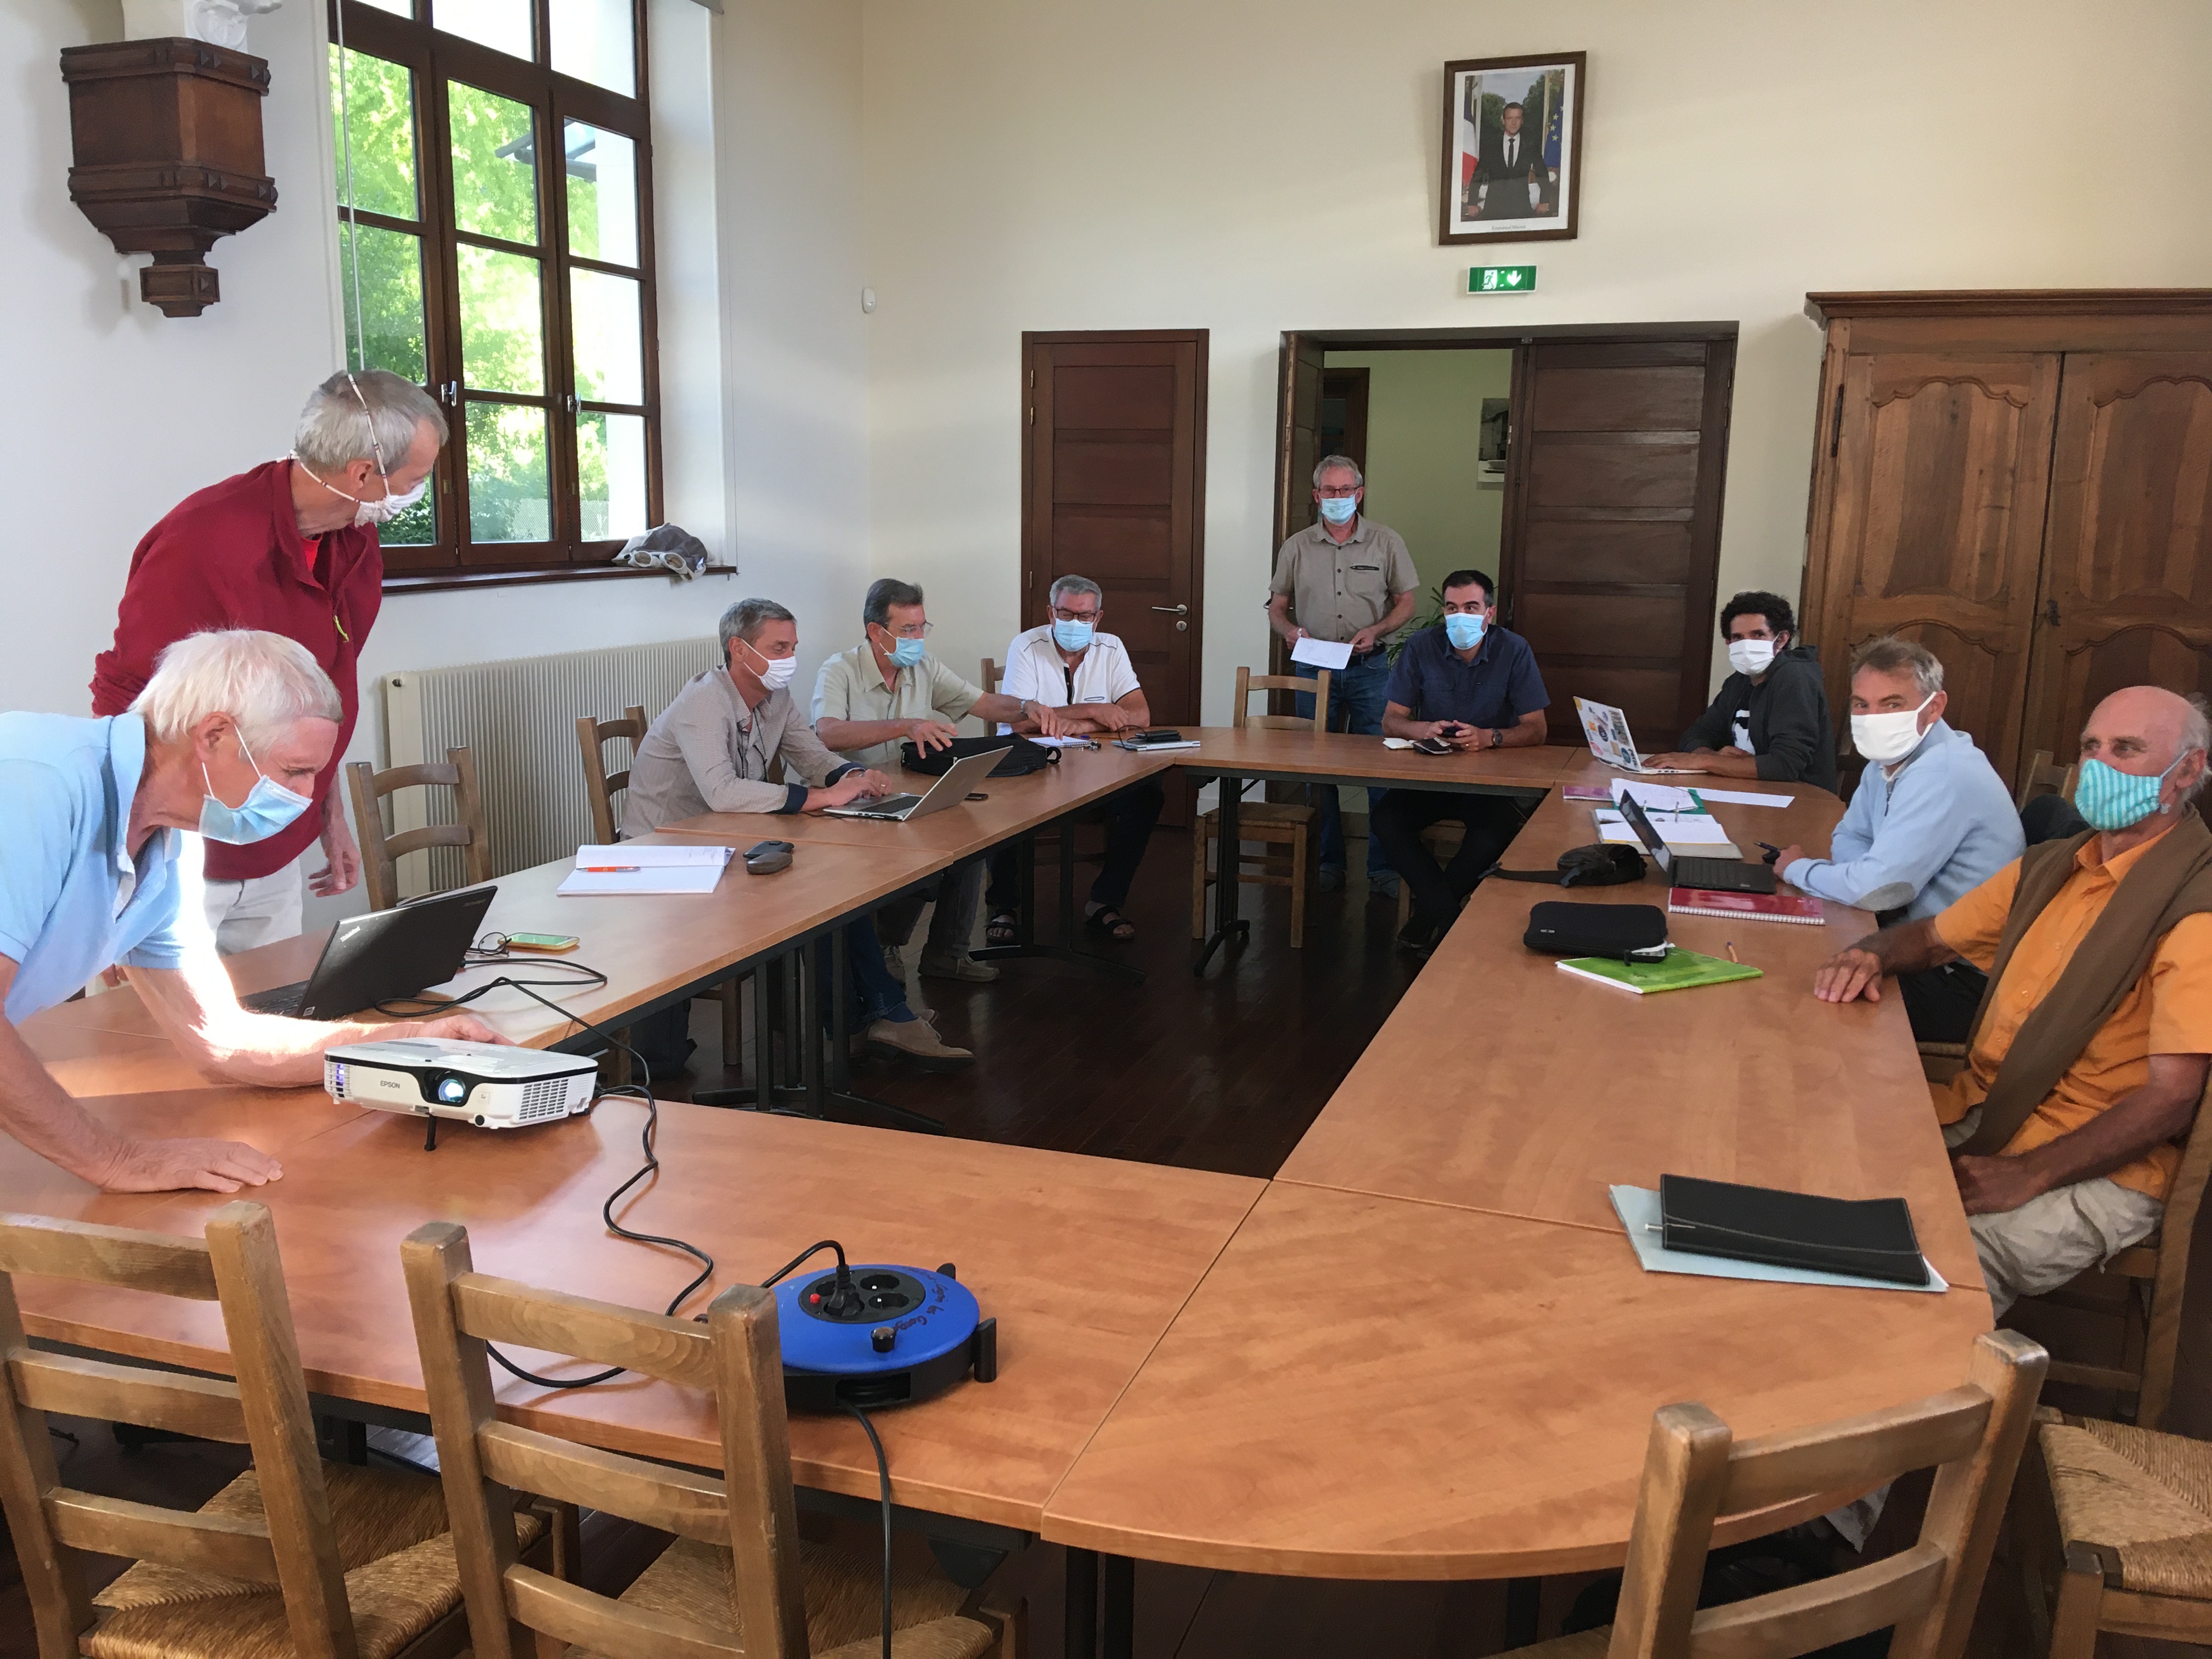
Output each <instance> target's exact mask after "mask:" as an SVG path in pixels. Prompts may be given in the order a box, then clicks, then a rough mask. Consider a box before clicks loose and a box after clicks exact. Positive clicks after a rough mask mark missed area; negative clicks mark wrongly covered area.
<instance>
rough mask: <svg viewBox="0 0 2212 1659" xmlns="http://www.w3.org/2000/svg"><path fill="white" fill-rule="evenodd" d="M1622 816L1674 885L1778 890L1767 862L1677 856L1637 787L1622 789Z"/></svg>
mask: <svg viewBox="0 0 2212 1659" xmlns="http://www.w3.org/2000/svg"><path fill="white" fill-rule="evenodd" d="M1620 816H1621V817H1624V818H1626V819H1627V820H1628V822H1629V823H1630V825H1631V826H1632V827H1633V828H1634V829H1635V831H1636V836H1637V839H1638V840H1639V841H1641V842H1643V843H1644V847H1645V848H1647V849H1649V851H1650V854H1651V858H1652V861H1653V862H1654V863H1656V864H1657V865H1658V866H1659V868H1660V870H1661V871H1662V872H1664V874H1665V875H1666V878H1667V881H1668V885H1670V886H1674V887H1703V888H1706V889H1708V890H1711V891H1713V892H1717V893H1771V892H1772V891H1773V890H1774V872H1773V871H1772V869H1771V868H1770V867H1768V866H1765V865H1764V864H1746V863H1745V862H1744V861H1743V860H1741V859H1685V858H1677V857H1676V856H1675V855H1674V853H1673V852H1672V851H1670V850H1669V849H1668V846H1667V843H1666V842H1664V841H1663V840H1662V839H1661V838H1660V835H1659V831H1658V829H1657V828H1656V827H1655V826H1654V825H1653V823H1652V822H1651V819H1650V816H1649V815H1648V814H1646V813H1645V811H1644V803H1643V802H1641V801H1639V800H1638V799H1636V796H1635V793H1634V792H1633V791H1627V792H1624V793H1622V795H1621V797H1620Z"/></svg>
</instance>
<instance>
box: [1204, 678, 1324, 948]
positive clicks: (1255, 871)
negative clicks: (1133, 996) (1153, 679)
mask: <svg viewBox="0 0 2212 1659" xmlns="http://www.w3.org/2000/svg"><path fill="white" fill-rule="evenodd" d="M1328 681H1329V672H1328V670H1327V669H1326V668H1324V669H1322V670H1320V671H1318V672H1316V674H1315V676H1314V677H1313V678H1311V679H1304V678H1300V677H1299V676H1297V675H1295V674H1255V673H1254V672H1253V671H1251V670H1250V669H1249V668H1239V669H1238V670H1237V701H1236V702H1234V703H1232V704H1231V713H1230V720H1231V724H1232V725H1235V726H1239V727H1243V726H1264V727H1267V729H1269V730H1272V731H1280V732H1316V733H1322V732H1327V731H1328ZM1255 691H1296V692H1304V693H1306V694H1308V695H1310V696H1311V697H1312V698H1313V700H1314V711H1313V717H1312V718H1311V719H1310V720H1308V719H1304V718H1303V717H1301V716H1299V715H1297V714H1253V713H1251V712H1250V710H1249V706H1248V705H1249V703H1250V701H1251V696H1252V693H1253V692H1255ZM1221 787H1223V788H1225V789H1233V788H1236V787H1239V786H1238V783H1237V780H1236V779H1234V778H1224V779H1223V780H1222V781H1221ZM1318 817H1319V811H1318V809H1317V808H1315V807H1311V806H1305V805H1298V804H1297V803H1294V802H1291V801H1272V800H1255V801H1244V802H1242V803H1240V804H1239V805H1238V807H1237V840H1238V841H1240V842H1246V841H1256V842H1259V843H1260V844H1261V848H1262V849H1263V850H1261V852H1258V853H1246V852H1245V851H1244V850H1243V848H1241V847H1238V848H1223V849H1222V852H1221V871H1222V873H1221V874H1220V875H1217V874H1216V873H1215V872H1214V870H1213V868H1212V860H1210V859H1209V858H1208V857H1207V849H1208V848H1211V847H1213V846H1214V845H1216V844H1217V843H1218V842H1219V841H1220V839H1221V809H1220V808H1219V807H1215V808H1214V809H1213V810H1212V811H1206V812H1200V814H1199V815H1198V818H1197V821H1196V822H1195V823H1193V824H1192V825H1191V827H1190V936H1191V937H1192V938H1193V939H1204V938H1205V937H1206V889H1207V888H1208V887H1209V886H1211V885H1212V884H1213V883H1214V882H1216V881H1218V880H1221V879H1224V878H1225V877H1226V875H1227V872H1230V871H1231V870H1232V869H1233V870H1234V871H1235V872H1237V879H1238V880H1240V881H1245V882H1249V883H1251V884H1254V885H1255V886H1261V887H1287V888H1289V889H1290V890H1291V949H1292V950H1300V949H1303V948H1304V945H1305V942H1306V888H1307V886H1308V884H1310V879H1311V877H1312V874H1313V869H1312V864H1311V854H1312V853H1313V851H1314V848H1313V835H1314V825H1315V823H1316V819H1317V818H1318ZM1277 848H1282V849H1284V850H1282V851H1280V852H1278V851H1277V850H1276V849H1277Z"/></svg>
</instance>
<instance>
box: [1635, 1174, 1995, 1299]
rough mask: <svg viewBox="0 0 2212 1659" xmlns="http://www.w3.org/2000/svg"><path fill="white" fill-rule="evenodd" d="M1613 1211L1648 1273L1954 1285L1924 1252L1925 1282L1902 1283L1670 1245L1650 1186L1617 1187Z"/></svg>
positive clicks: (1866, 1285)
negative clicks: (1784, 1265) (1743, 1258)
mask: <svg viewBox="0 0 2212 1659" xmlns="http://www.w3.org/2000/svg"><path fill="white" fill-rule="evenodd" d="M1607 1192H1608V1193H1609V1194H1611V1196H1612V1199H1613V1213H1614V1214H1615V1215H1617V1216H1619V1217H1620V1225H1621V1226H1622V1227H1623V1228H1624V1229H1626V1231H1627V1234H1628V1243H1629V1245H1630V1247H1631V1248H1632V1249H1634V1250H1635V1252H1636V1261H1637V1265H1638V1266H1639V1267H1642V1268H1643V1269H1644V1272H1645V1273H1688V1274H1691V1275H1692V1276H1694V1277H1696V1278H1699V1279H1753V1280H1759V1281H1764V1282H1765V1283H1769V1284H1780V1285H1835V1286H1836V1287H1838V1289H1843V1290H1862V1291H1927V1292H1932V1293H1935V1294H1937V1295H1940V1294H1942V1292H1943V1291H1948V1290H1949V1289H1950V1288H1951V1286H1950V1285H1949V1283H1948V1281H1947V1280H1946V1279H1944V1277H1943V1275H1942V1273H1938V1272H1936V1264H1935V1263H1933V1262H1932V1261H1927V1259H1926V1258H1925V1257H1923V1258H1922V1261H1923V1265H1924V1266H1925V1267H1927V1269H1928V1282H1927V1283H1926V1284H1924V1285H1902V1284H1899V1283H1897V1282H1896V1281H1895V1280H1893V1279H1862V1278H1860V1277H1859V1276H1858V1275H1857V1274H1856V1273H1815V1272H1814V1271H1812V1270H1811V1269H1809V1268H1806V1267H1775V1266H1774V1265H1773V1264H1771V1262H1765V1261H1744V1260H1742V1259H1741V1258H1740V1257H1735V1256H1719V1255H1693V1254H1692V1253H1691V1252H1690V1251H1688V1250H1670V1249H1668V1248H1667V1247H1666V1245H1665V1244H1663V1243H1661V1239H1662V1237H1663V1230H1662V1224H1661V1222H1660V1218H1659V1217H1660V1211H1659V1194H1657V1193H1656V1192H1654V1191H1652V1190H1651V1188H1649V1187H1613V1188H1607Z"/></svg>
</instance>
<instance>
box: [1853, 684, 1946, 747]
mask: <svg viewBox="0 0 2212 1659" xmlns="http://www.w3.org/2000/svg"><path fill="white" fill-rule="evenodd" d="M1935 701H1936V693H1934V692H1933V691H1930V692H1929V694H1928V696H1927V700H1926V701H1925V702H1923V703H1922V704H1921V705H1920V708H1900V709H1899V710H1897V711H1896V712H1895V713H1894V714H1854V715H1852V716H1851V747H1852V748H1854V749H1856V750H1858V751H1859V753H1861V754H1862V755H1863V756H1865V757H1867V758H1868V759H1869V760H1870V761H1880V762H1882V763H1885V764H1887V763H1888V762H1890V761H1893V760H1903V759H1904V758H1905V757H1906V756H1907V755H1909V754H1911V752H1912V749H1913V745H1914V744H1917V743H1918V742H1919V741H1920V735H1921V733H1920V714H1921V709H1924V708H1927V707H1928V704H1929V703H1931V702H1935Z"/></svg>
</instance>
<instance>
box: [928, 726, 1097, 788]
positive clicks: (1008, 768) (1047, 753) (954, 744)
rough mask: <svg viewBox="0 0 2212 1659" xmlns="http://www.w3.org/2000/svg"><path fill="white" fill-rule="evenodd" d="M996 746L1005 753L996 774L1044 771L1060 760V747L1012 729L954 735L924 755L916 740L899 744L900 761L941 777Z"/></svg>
mask: <svg viewBox="0 0 2212 1659" xmlns="http://www.w3.org/2000/svg"><path fill="white" fill-rule="evenodd" d="M996 749H1003V750H1006V755H1005V757H1004V758H1002V759H1001V760H1000V762H999V763H998V764H997V765H996V766H994V767H993V768H992V769H991V775H992V776H993V777H994V778H1025V777H1027V776H1028V775H1030V773H1032V772H1042V771H1043V770H1044V769H1045V768H1046V767H1048V766H1057V765H1059V764H1060V750H1057V749H1048V748H1046V747H1045V746H1044V745H1043V744H1041V743H1031V742H1030V740H1029V739H1028V738H1018V737H1015V736H1013V735H1012V733H1008V734H1007V735H1006V736H1004V737H989V738H953V739H952V741H951V744H949V745H948V746H947V747H945V748H943V749H935V750H931V751H930V752H929V753H928V754H927V755H925V754H923V753H922V752H921V750H920V749H919V748H917V747H916V746H915V744H910V743H902V744H900V745H899V764H900V765H901V766H902V767H904V768H905V769H907V770H908V771H909V772H926V773H927V774H928V775H930V776H931V777H933V778H941V777H943V776H944V775H945V774H946V773H947V772H949V771H951V769H952V763H954V762H955V761H963V760H966V759H967V758H968V757H969V756H970V755H987V754H989V753H991V751H992V750H996Z"/></svg>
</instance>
